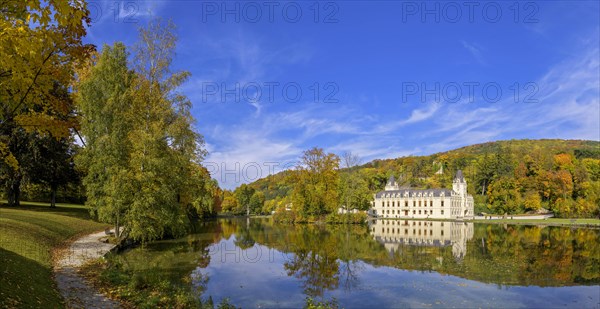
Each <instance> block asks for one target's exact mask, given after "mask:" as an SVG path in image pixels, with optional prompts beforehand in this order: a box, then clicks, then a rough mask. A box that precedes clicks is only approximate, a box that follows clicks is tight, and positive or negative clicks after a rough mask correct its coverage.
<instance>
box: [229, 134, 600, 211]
mask: <svg viewBox="0 0 600 309" xmlns="http://www.w3.org/2000/svg"><path fill="white" fill-rule="evenodd" d="M458 169H461V170H463V174H464V175H465V178H466V180H467V183H468V192H469V193H470V194H472V195H473V196H474V198H475V202H476V209H475V210H476V212H482V211H485V212H490V213H522V212H526V211H533V210H537V209H539V208H541V207H544V208H546V209H550V210H552V211H554V212H555V213H556V214H557V215H558V216H563V217H567V216H568V217H589V216H598V213H599V206H598V204H599V203H600V142H597V141H586V140H558V139H544V140H507V141H495V142H487V143H482V144H476V145H471V146H466V147H462V148H458V149H454V150H449V151H446V152H440V153H435V154H431V155H425V156H407V157H400V158H395V159H383V160H379V159H377V160H373V161H371V162H368V163H366V164H363V165H360V166H355V167H353V168H350V169H348V168H345V169H341V170H340V173H341V174H342V175H344V174H348V173H356V174H358V175H359V177H360V178H361V179H362V180H364V183H365V186H366V188H364V189H365V190H368V192H370V193H371V194H372V193H376V192H377V191H380V190H382V189H383V187H384V186H385V182H386V181H387V179H388V178H389V176H391V175H394V176H395V177H396V178H400V179H402V180H403V181H404V182H405V184H407V185H410V186H411V187H415V188H439V187H442V188H448V187H451V182H452V178H453V176H454V173H455V171H456V170H458ZM294 173H295V171H293V170H289V171H283V172H280V173H278V174H274V175H269V176H267V177H265V178H262V179H259V180H256V181H255V182H253V183H250V184H248V185H247V187H249V188H251V189H252V190H253V191H255V192H261V193H262V194H264V201H265V202H264V206H263V207H262V210H261V211H262V212H263V213H268V212H270V211H271V210H273V209H276V208H277V207H280V206H281V205H282V204H285V203H288V202H289V201H288V200H287V199H286V198H287V197H288V196H289V195H290V193H291V190H292V188H293V183H292V182H291V181H290V180H289V179H291V177H290V175H293V174H294ZM236 190H238V189H236ZM367 207H368V205H362V206H361V208H367ZM257 212H259V211H257Z"/></svg>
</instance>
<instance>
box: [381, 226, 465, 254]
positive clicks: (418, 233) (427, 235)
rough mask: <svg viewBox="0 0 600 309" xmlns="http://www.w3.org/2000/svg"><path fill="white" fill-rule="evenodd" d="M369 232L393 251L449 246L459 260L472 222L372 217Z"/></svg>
mask: <svg viewBox="0 0 600 309" xmlns="http://www.w3.org/2000/svg"><path fill="white" fill-rule="evenodd" d="M369 229H370V231H371V235H373V238H375V240H377V241H378V242H380V243H382V244H383V245H384V246H385V248H386V249H387V250H388V251H389V252H391V253H393V252H398V251H400V250H401V246H405V245H408V246H427V247H446V246H452V254H453V255H454V257H456V258H460V259H462V258H463V257H464V256H465V254H466V253H467V241H468V240H469V239H471V238H473V223H471V222H449V221H446V222H444V221H421V220H372V221H370V224H369Z"/></svg>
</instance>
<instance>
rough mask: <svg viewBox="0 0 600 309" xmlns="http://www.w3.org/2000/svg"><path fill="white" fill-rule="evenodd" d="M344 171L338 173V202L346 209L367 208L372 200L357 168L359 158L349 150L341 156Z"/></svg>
mask: <svg viewBox="0 0 600 309" xmlns="http://www.w3.org/2000/svg"><path fill="white" fill-rule="evenodd" d="M341 162H342V166H343V167H344V168H345V171H344V172H342V173H340V174H341V175H340V189H339V194H340V204H341V205H343V208H344V209H345V210H346V211H348V210H351V209H360V210H367V209H368V208H369V206H370V201H371V200H372V196H371V192H370V191H369V187H368V183H367V181H366V179H363V178H362V177H361V175H360V172H359V170H358V169H357V167H358V165H359V164H360V158H359V157H358V156H357V155H355V154H352V153H351V152H345V153H344V154H342V157H341Z"/></svg>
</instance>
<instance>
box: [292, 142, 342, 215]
mask: <svg viewBox="0 0 600 309" xmlns="http://www.w3.org/2000/svg"><path fill="white" fill-rule="evenodd" d="M339 164H340V158H339V157H338V156H337V155H335V154H332V153H325V152H324V151H323V149H322V148H317V147H315V148H312V149H310V150H307V151H305V152H304V153H303V156H302V158H301V163H300V165H299V166H298V167H297V171H298V173H296V174H295V175H294V176H295V177H296V178H295V186H294V190H293V193H292V200H293V207H294V209H295V210H296V211H297V212H299V213H300V214H302V215H309V216H318V215H323V214H327V213H332V212H334V211H336V210H337V207H338V205H339V195H338V185H339V184H338V182H339V174H338V168H339Z"/></svg>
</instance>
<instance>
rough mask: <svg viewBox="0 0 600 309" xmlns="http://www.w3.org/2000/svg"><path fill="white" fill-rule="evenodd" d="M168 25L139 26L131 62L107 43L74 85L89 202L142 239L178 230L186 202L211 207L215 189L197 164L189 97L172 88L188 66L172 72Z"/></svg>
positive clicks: (199, 154) (198, 147)
mask: <svg viewBox="0 0 600 309" xmlns="http://www.w3.org/2000/svg"><path fill="white" fill-rule="evenodd" d="M173 31H174V25H173V24H172V23H167V24H166V25H165V24H163V23H161V22H160V21H158V20H155V21H152V22H151V23H150V24H149V26H148V28H147V29H140V41H139V42H138V44H137V45H136V48H135V56H134V59H135V60H134V69H133V70H130V69H129V68H128V66H127V52H126V49H125V47H124V46H123V44H120V43H117V44H115V45H114V46H113V47H112V48H111V47H108V46H106V47H105V48H104V50H103V52H102V54H101V55H100V57H99V59H98V61H97V63H92V67H91V69H90V70H89V71H83V72H82V74H81V77H80V83H79V85H78V86H77V91H78V106H79V108H80V110H81V113H82V115H83V116H82V117H83V121H82V133H83V136H84V140H85V143H86V147H85V149H84V151H83V153H82V156H81V160H80V164H82V166H84V167H86V168H87V176H86V177H85V180H84V182H85V184H86V188H87V192H88V205H89V206H91V207H92V209H93V210H94V211H95V212H96V213H98V215H99V216H100V217H101V218H103V219H105V220H108V221H110V222H113V223H115V225H116V227H117V228H118V227H119V225H120V224H121V223H123V224H124V226H125V227H126V231H127V234H128V237H131V238H133V239H135V240H139V241H142V242H145V241H149V240H153V239H157V238H162V237H164V236H166V235H179V234H181V233H183V232H184V230H185V229H186V227H187V226H188V225H187V221H188V218H187V216H186V214H187V213H188V212H187V210H189V207H190V205H191V206H193V207H194V208H195V209H196V210H203V209H213V206H214V205H212V203H213V202H214V195H215V194H218V192H214V191H215V190H214V186H216V184H215V183H214V182H212V181H210V180H208V179H207V176H206V173H204V172H203V171H202V170H201V169H200V168H199V166H198V165H199V164H200V162H201V160H202V158H203V156H204V154H205V150H204V149H203V148H202V145H203V143H204V142H203V139H202V136H200V135H199V134H198V133H196V132H194V131H193V129H192V123H193V121H194V119H193V117H192V116H191V113H190V108H191V103H190V102H189V100H188V99H187V98H186V97H185V96H183V95H181V94H178V93H177V92H176V89H177V87H178V86H179V85H181V83H183V82H184V81H185V79H186V78H187V77H188V76H189V74H188V73H187V72H178V73H177V72H176V73H173V72H171V69H170V65H171V62H172V57H173V52H174V47H175V42H176V37H175V36H174V34H173ZM208 178H209V177H208ZM190 179H194V180H197V181H202V185H199V184H192V183H191V182H190Z"/></svg>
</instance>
